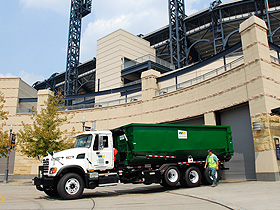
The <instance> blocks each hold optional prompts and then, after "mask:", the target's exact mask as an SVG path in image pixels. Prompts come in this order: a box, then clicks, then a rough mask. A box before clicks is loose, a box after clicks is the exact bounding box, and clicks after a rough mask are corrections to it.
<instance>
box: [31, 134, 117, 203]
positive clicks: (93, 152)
mask: <svg viewBox="0 0 280 210" xmlns="http://www.w3.org/2000/svg"><path fill="white" fill-rule="evenodd" d="M75 139H76V144H75V146H74V147H73V148H71V149H68V150H63V151H61V152H57V153H49V154H48V156H46V157H44V158H43V166H41V167H39V176H38V177H35V178H34V179H33V183H34V185H36V188H37V189H38V190H41V191H44V192H45V193H46V194H47V195H50V196H54V195H58V194H59V196H61V197H64V198H66V199H67V198H68V197H69V198H70V197H71V199H73V198H75V197H73V195H75V196H76V195H79V194H80V193H79V192H78V191H79V190H80V189H83V188H84V187H86V188H91V189H93V188H95V187H97V186H102V185H109V184H111V185H113V184H114V185H115V184H117V182H118V174H117V173H111V172H110V170H112V169H114V148H113V139H112V132H111V131H105V130H104V131H85V132H83V133H80V134H78V135H76V136H75ZM69 174H70V175H69ZM65 177H66V178H65ZM67 183H68V187H67ZM81 185H82V186H81ZM64 189H66V191H65V190H64ZM67 189H68V190H67Z"/></svg>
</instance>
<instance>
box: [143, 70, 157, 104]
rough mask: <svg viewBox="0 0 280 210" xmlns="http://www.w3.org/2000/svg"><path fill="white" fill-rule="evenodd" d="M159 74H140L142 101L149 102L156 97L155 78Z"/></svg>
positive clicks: (150, 72)
mask: <svg viewBox="0 0 280 210" xmlns="http://www.w3.org/2000/svg"><path fill="white" fill-rule="evenodd" d="M159 76H160V72H158V71H155V70H148V71H145V72H143V73H142V75H141V79H142V101H146V100H150V99H152V98H153V97H155V95H156V93H155V92H156V90H158V84H157V80H156V79H157V78H158V77H159Z"/></svg>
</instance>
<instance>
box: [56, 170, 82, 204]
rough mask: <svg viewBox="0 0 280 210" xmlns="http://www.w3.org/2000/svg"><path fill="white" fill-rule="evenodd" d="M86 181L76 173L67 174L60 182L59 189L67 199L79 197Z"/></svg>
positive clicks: (60, 194)
mask: <svg viewBox="0 0 280 210" xmlns="http://www.w3.org/2000/svg"><path fill="white" fill-rule="evenodd" d="M84 187H85V184H84V181H83V179H82V178H81V176H80V175H78V174H75V173H69V174H65V175H64V176H63V177H62V178H61V179H60V180H59V182H58V185H57V191H58V194H59V196H60V197H61V198H63V199H66V200H71V199H76V198H79V197H80V196H81V195H82V193H83V191H84Z"/></svg>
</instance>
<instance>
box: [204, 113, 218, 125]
mask: <svg viewBox="0 0 280 210" xmlns="http://www.w3.org/2000/svg"><path fill="white" fill-rule="evenodd" d="M204 124H205V125H217V123H216V116H215V112H208V113H205V114H204Z"/></svg>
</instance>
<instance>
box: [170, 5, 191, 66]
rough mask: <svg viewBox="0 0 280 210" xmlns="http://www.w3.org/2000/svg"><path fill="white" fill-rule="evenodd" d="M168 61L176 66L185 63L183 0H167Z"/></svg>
mask: <svg viewBox="0 0 280 210" xmlns="http://www.w3.org/2000/svg"><path fill="white" fill-rule="evenodd" d="M168 6H169V40H170V42H169V44H170V48H169V49H170V58H171V59H170V62H171V64H174V65H175V66H176V67H177V68H181V67H182V66H184V65H186V62H187V59H186V49H187V40H186V26H185V24H184V19H185V17H186V15H185V6H184V0H169V4H168Z"/></svg>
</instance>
